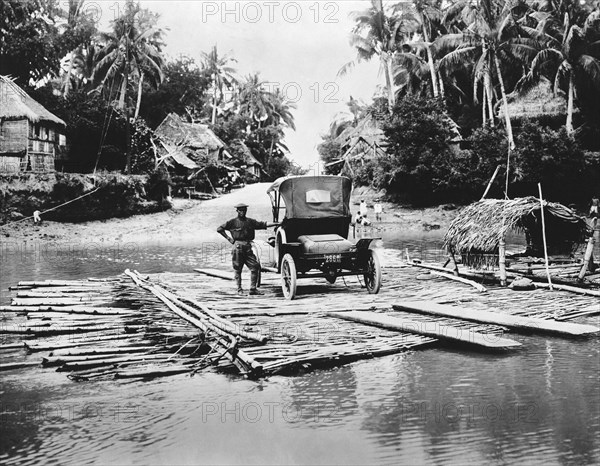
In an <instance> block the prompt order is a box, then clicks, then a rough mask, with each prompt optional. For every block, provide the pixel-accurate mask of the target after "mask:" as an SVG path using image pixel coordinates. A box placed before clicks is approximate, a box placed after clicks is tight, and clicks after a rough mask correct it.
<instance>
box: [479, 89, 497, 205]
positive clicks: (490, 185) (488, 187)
mask: <svg viewBox="0 0 600 466" xmlns="http://www.w3.org/2000/svg"><path fill="white" fill-rule="evenodd" d="M484 102H485V100H484ZM499 170H500V165H496V170H494V174H493V175H492V177H491V178H490V181H489V183H488V185H487V188H485V192H484V193H483V196H481V199H480V200H481V201H482V200H484V199H485V196H487V193H488V191H489V190H490V188H491V187H492V183H493V182H494V180H495V179H496V175H498V171H499Z"/></svg>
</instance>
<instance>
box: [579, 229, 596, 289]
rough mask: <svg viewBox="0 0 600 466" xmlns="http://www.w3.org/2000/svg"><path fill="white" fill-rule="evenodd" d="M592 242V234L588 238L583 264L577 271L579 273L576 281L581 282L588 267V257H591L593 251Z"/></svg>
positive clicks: (593, 240)
mask: <svg viewBox="0 0 600 466" xmlns="http://www.w3.org/2000/svg"><path fill="white" fill-rule="evenodd" d="M594 242H595V239H594V235H592V236H590V238H589V239H588V244H587V248H586V250H585V256H584V258H583V266H582V267H581V271H580V272H579V275H578V276H577V281H578V282H582V281H583V277H585V272H586V271H587V269H588V266H589V264H590V259H591V258H592V253H593V252H594Z"/></svg>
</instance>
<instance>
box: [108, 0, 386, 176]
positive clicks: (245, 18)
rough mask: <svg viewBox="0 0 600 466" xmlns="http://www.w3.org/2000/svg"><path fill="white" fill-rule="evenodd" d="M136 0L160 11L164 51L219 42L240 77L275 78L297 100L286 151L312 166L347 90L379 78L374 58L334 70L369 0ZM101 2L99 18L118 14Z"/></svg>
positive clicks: (352, 92)
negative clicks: (356, 13)
mask: <svg viewBox="0 0 600 466" xmlns="http://www.w3.org/2000/svg"><path fill="white" fill-rule="evenodd" d="M141 5H142V6H143V7H144V8H148V9H150V10H151V11H153V12H156V13H159V14H160V20H159V26H160V27H162V28H164V29H167V31H166V35H165V43H166V48H165V49H164V52H165V53H166V55H167V57H171V58H176V57H177V56H179V55H181V54H183V55H188V56H190V57H192V58H194V59H196V60H197V61H198V62H199V61H200V57H201V52H208V51H210V49H211V47H212V46H213V45H216V46H217V49H218V52H219V55H221V54H229V55H230V56H232V57H234V58H235V59H236V60H237V63H235V64H234V66H235V67H236V68H237V70H238V74H240V75H241V76H247V75H248V74H250V73H260V76H261V78H262V79H263V80H264V81H267V82H269V83H270V84H269V85H270V86H271V85H272V86H275V85H278V86H279V88H280V89H281V90H282V91H284V94H285V95H286V97H287V98H288V100H289V101H290V102H292V103H294V104H295V105H296V109H295V110H294V111H293V114H294V117H295V123H296V131H295V132H294V131H286V138H285V142H286V145H287V146H288V148H289V149H290V153H289V158H290V160H293V161H294V162H295V163H297V164H299V165H301V166H303V167H305V168H309V169H311V170H318V168H319V167H318V163H316V162H318V153H317V145H318V144H319V143H320V141H321V135H322V134H324V133H326V132H327V130H328V127H329V124H330V122H331V121H332V119H333V118H334V116H335V115H336V114H338V113H339V112H343V111H345V110H346V109H347V107H346V105H345V102H347V101H348V99H349V97H350V96H352V97H354V98H355V99H362V100H363V101H364V102H366V103H370V101H371V98H372V96H373V93H374V92H375V90H376V88H377V86H378V85H379V84H382V79H383V78H382V77H381V76H380V75H379V64H378V62H377V60H376V59H375V60H373V61H372V62H369V63H363V64H359V65H358V66H357V67H356V68H354V70H352V71H351V72H350V73H349V74H347V75H346V76H344V77H341V78H339V77H337V73H338V71H339V69H340V68H341V67H342V66H343V65H344V64H346V63H348V62H349V61H352V60H354V59H355V57H356V53H355V52H354V51H353V49H352V48H351V46H350V44H349V35H350V31H351V29H352V26H353V22H352V20H351V19H350V18H349V13H350V12H352V11H356V10H362V9H365V8H368V7H369V5H370V2H368V1H364V0H363V1H337V2H333V1H315V0H301V1H296V2H294V1H268V0H266V1H199V0H170V1H164V0H141ZM102 6H103V8H102V10H103V13H106V15H104V14H103V18H102V19H103V20H106V19H110V18H111V16H112V17H114V15H115V14H118V8H119V3H118V2H106V3H103V4H102ZM104 22H105V21H102V23H104ZM104 27H106V26H104ZM271 83H272V84H271Z"/></svg>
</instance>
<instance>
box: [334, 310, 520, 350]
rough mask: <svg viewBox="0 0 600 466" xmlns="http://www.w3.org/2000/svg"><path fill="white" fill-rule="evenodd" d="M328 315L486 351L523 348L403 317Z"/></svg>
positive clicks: (493, 337)
mask: <svg viewBox="0 0 600 466" xmlns="http://www.w3.org/2000/svg"><path fill="white" fill-rule="evenodd" d="M327 315H328V316H331V317H337V318H339V319H344V320H350V321H352V322H358V323H361V324H365V325H374V326H375V327H381V328H385V329H388V330H397V331H399V332H408V333H416V334H418V335H425V336H428V337H433V338H437V339H439V340H450V341H457V342H461V343H468V344H469V345H474V346H479V347H482V348H486V349H496V350H504V349H512V348H518V347H519V346H521V343H519V342H517V341H514V340H510V339H508V338H501V337H499V336H498V335H491V334H485V333H480V332H474V331H473V330H470V329H467V328H461V327H454V326H451V325H444V324H440V323H439V322H418V321H415V320H410V319H405V318H403V317H397V316H389V315H386V314H382V313H376V312H370V311H352V312H344V313H338V312H328V313H327Z"/></svg>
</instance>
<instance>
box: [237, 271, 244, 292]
mask: <svg viewBox="0 0 600 466" xmlns="http://www.w3.org/2000/svg"><path fill="white" fill-rule="evenodd" d="M235 282H236V283H237V293H238V294H244V290H243V289H242V271H241V270H236V271H235Z"/></svg>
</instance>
